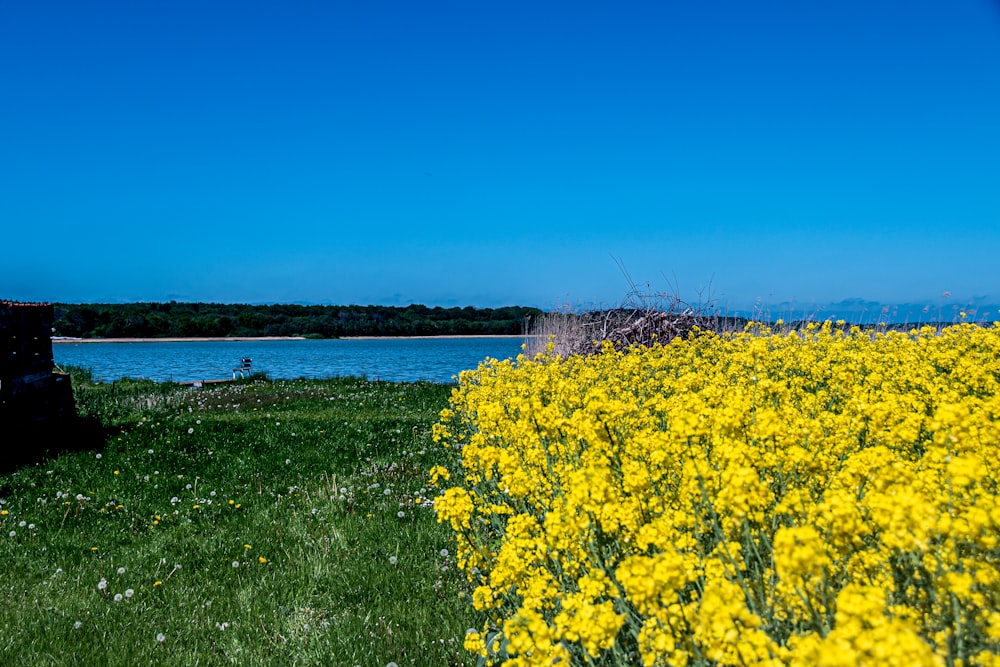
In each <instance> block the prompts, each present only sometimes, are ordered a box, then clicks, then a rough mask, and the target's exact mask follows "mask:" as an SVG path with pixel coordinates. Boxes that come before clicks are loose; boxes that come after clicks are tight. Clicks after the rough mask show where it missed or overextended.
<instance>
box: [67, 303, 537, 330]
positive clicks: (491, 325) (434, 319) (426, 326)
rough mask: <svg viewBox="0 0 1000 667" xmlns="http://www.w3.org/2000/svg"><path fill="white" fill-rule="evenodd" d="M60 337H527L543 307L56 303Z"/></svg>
mask: <svg viewBox="0 0 1000 667" xmlns="http://www.w3.org/2000/svg"><path fill="white" fill-rule="evenodd" d="M53 306H54V311H55V313H54V314H55V320H54V323H53V335H54V336H66V337H73V338H187V337H191V338H195V337H197V338H208V337H212V338H214V337H229V336H306V337H309V338H339V337H345V336H467V335H494V336H498V335H521V334H523V333H524V332H525V326H526V322H527V320H528V318H534V317H538V316H539V315H541V314H542V311H541V310H539V309H537V308H528V307H525V306H506V307H503V308H476V307H473V306H465V307H464V308H459V307H452V308H442V307H441V306H435V307H428V306H423V305H419V304H412V305H409V306H405V307H401V306H356V305H351V306H309V305H296V304H272V305H245V304H222V303H179V302H176V301H171V302H169V303H120V304H118V303H116V304H65V303H57V304H53Z"/></svg>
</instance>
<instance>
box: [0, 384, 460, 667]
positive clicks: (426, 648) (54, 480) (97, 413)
mask: <svg viewBox="0 0 1000 667" xmlns="http://www.w3.org/2000/svg"><path fill="white" fill-rule="evenodd" d="M73 379H74V383H73V384H74V387H75V390H76V394H77V405H78V408H79V411H80V412H81V413H82V415H83V416H84V417H87V418H90V419H95V420H99V421H100V424H101V425H102V427H103V428H104V429H106V432H107V434H108V435H107V439H106V444H104V445H103V446H102V447H99V448H96V449H90V450H87V451H82V452H77V453H68V454H63V455H62V456H60V457H58V458H56V459H53V460H49V461H46V462H44V463H42V464H41V465H40V466H37V467H31V468H26V469H22V470H20V471H17V472H15V473H11V474H7V475H2V476H0V663H2V664H17V663H22V664H25V665H40V664H51V665H88V666H89V665H123V666H124V665H129V666H131V665H149V664H170V665H195V664H197V665H230V664H238V665H292V664H295V665H317V666H318V665H324V666H325V665H346V666H348V667H350V666H352V665H365V666H367V667H385V665H387V664H389V663H390V662H394V663H397V664H400V665H427V666H428V667H438V666H441V665H461V664H470V665H471V664H475V662H476V660H475V658H474V657H472V656H469V655H468V654H466V653H465V651H463V650H462V642H463V638H464V635H465V632H466V630H467V629H468V628H469V627H470V626H475V625H476V624H477V623H479V621H478V620H477V618H476V614H475V613H473V612H472V610H471V608H470V606H469V605H468V604H467V603H463V601H462V597H461V596H465V599H466V600H468V594H469V592H470V589H469V587H468V585H467V584H466V583H465V581H464V579H463V578H462V577H461V576H459V575H458V574H456V569H455V563H454V553H453V551H454V549H453V548H452V547H450V545H449V535H448V531H447V530H446V529H445V528H444V527H443V526H440V525H439V524H438V523H437V522H436V521H435V517H434V514H433V510H432V506H431V501H430V500H428V497H429V496H430V495H431V493H430V488H429V483H428V480H427V476H426V470H427V468H428V467H430V466H432V465H433V464H434V463H436V462H440V461H442V460H443V459H442V458H441V457H440V455H438V454H436V453H435V452H434V451H433V448H432V447H431V440H430V430H431V424H432V423H433V421H434V420H435V419H436V416H437V414H438V412H439V411H440V410H441V408H442V407H444V406H445V405H446V404H447V396H448V391H449V388H448V387H447V386H446V385H435V384H430V383H412V384H411V383H405V384H394V383H387V382H367V381H364V380H359V379H354V378H345V379H339V380H324V381H319V380H316V381H313V380H295V381H277V382H270V381H266V380H258V379H255V380H252V381H246V382H238V383H233V384H228V385H224V386H219V387H217V388H213V389H205V390H192V389H188V388H184V387H179V386H177V385H170V384H155V383H152V382H146V381H142V382H137V381H120V382H116V383H114V384H106V385H96V384H93V383H90V382H87V376H86V374H85V373H75V377H74V378H73ZM8 435H9V434H8Z"/></svg>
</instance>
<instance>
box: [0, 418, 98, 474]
mask: <svg viewBox="0 0 1000 667" xmlns="http://www.w3.org/2000/svg"><path fill="white" fill-rule="evenodd" d="M0 431H2V432H3V433H4V436H3V439H2V443H3V444H0V474H6V473H9V472H14V471H15V470H17V469H19V468H24V467H27V466H31V465H36V464H38V463H41V462H42V461H45V460H47V459H51V458H55V457H57V456H59V455H60V454H63V453H66V452H79V451H86V450H93V451H101V450H102V449H103V448H104V443H105V442H107V439H108V438H109V437H110V436H111V434H112V433H113V432H115V431H114V430H113V429H109V428H106V427H104V426H102V425H101V423H100V421H98V420H97V419H95V418H93V417H89V418H83V417H77V416H73V417H70V418H69V419H66V420H63V421H61V422H52V421H27V420H17V419H7V420H4V423H2V424H0Z"/></svg>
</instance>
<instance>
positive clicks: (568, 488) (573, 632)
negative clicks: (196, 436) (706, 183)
mask: <svg viewBox="0 0 1000 667" xmlns="http://www.w3.org/2000/svg"><path fill="white" fill-rule="evenodd" d="M998 387H1000V327H994V328H990V329H987V328H981V327H977V326H975V325H972V324H968V323H963V324H959V325H956V326H953V327H949V328H946V329H944V330H941V331H937V330H936V329H932V328H929V327H925V328H922V329H914V330H912V331H909V332H878V333H874V332H868V331H862V330H861V329H860V328H858V327H851V328H850V329H845V325H844V324H843V323H839V322H838V323H837V324H836V325H834V324H833V323H830V322H826V323H822V324H819V323H811V324H808V325H805V326H803V327H802V328H800V329H798V330H790V329H787V330H785V331H781V332H772V331H771V330H769V329H767V328H766V327H762V326H760V325H752V326H750V327H748V328H747V330H746V331H745V332H742V333H735V334H726V335H719V334H714V333H711V332H700V331H696V332H695V333H694V334H692V335H691V336H689V337H688V338H686V339H684V340H674V341H672V342H671V343H669V344H667V345H655V346H652V347H635V348H631V349H629V350H626V351H615V350H614V349H613V348H612V347H610V346H605V348H604V351H603V353H602V354H598V355H592V356H589V357H586V358H582V357H576V356H571V357H569V358H567V359H561V358H558V357H555V356H553V355H551V354H549V355H546V354H541V355H538V356H536V357H534V358H531V359H528V358H525V357H524V356H521V357H519V358H517V359H516V360H507V361H488V362H486V363H484V364H482V365H481V366H480V367H479V368H478V369H477V370H476V371H471V372H465V373H463V374H462V375H461V376H460V382H459V386H458V387H457V388H456V389H455V390H454V391H453V393H452V398H451V403H450V407H449V408H448V409H447V410H445V411H443V412H442V415H441V420H440V422H439V423H438V424H436V425H435V427H434V431H433V438H434V441H435V442H436V443H438V444H439V445H441V446H443V447H447V448H448V451H459V452H460V455H459V456H460V461H458V460H457V461H456V463H455V465H454V466H451V469H452V474H451V475H449V474H448V471H447V469H445V468H444V467H441V466H436V467H435V468H434V469H433V470H432V471H431V478H432V480H433V481H434V482H435V484H440V483H445V482H447V483H450V484H451V485H452V486H450V487H448V488H445V489H444V491H443V493H441V495H439V496H438V497H437V498H436V499H435V501H434V506H435V510H436V512H437V514H438V520H439V521H443V522H447V523H448V524H449V525H450V526H451V527H452V530H453V531H454V534H455V539H456V544H457V549H456V550H457V556H458V564H459V566H460V567H462V568H463V569H464V570H465V571H466V573H467V575H468V577H469V580H470V582H471V583H472V584H473V585H474V592H473V595H472V601H473V604H474V606H475V607H476V608H477V609H479V610H489V612H490V614H492V617H493V619H494V621H493V622H492V623H491V624H489V625H488V626H487V627H485V628H484V629H483V631H482V632H476V633H474V634H472V633H470V635H469V636H468V637H467V639H466V642H465V643H466V647H467V648H468V649H469V650H470V651H472V652H473V653H477V654H479V655H480V656H482V657H483V658H484V659H485V660H486V661H487V663H489V664H501V663H503V664H509V665H536V664H537V665H541V664H546V665H551V664H553V662H554V661H557V660H558V661H562V662H561V663H560V664H566V663H568V664H575V665H585V664H590V663H591V662H592V661H603V662H602V664H605V663H606V664H643V665H647V666H654V665H668V664H673V665H679V664H684V665H709V664H712V665H743V664H757V665H854V664H889V665H891V664H899V665H904V664H905V665H945V664H965V665H977V664H979V665H992V664H1000V613H998V612H996V611H995V610H996V609H1000V544H998V540H1000V495H998V494H1000V483H998V480H1000V391H998ZM459 466H460V470H459ZM484 653H485V655H484Z"/></svg>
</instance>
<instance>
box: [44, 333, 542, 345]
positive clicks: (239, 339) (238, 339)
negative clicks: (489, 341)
mask: <svg viewBox="0 0 1000 667" xmlns="http://www.w3.org/2000/svg"><path fill="white" fill-rule="evenodd" d="M434 338H442V339H444V338H525V336H522V335H512V334H507V335H496V336H493V335H489V334H476V335H471V336H341V337H340V338H317V339H309V338H306V337H305V336H228V337H217V338H53V339H52V343H53V344H65V343H88V344H89V343H254V342H265V341H282V340H410V339H413V340H417V339H420V340H428V339H434Z"/></svg>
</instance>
